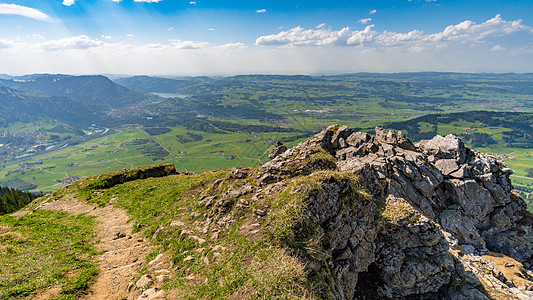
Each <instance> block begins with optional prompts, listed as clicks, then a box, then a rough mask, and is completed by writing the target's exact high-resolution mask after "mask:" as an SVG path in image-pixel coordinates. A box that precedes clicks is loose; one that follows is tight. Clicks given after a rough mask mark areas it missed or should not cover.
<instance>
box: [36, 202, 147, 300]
mask: <svg viewBox="0 0 533 300" xmlns="http://www.w3.org/2000/svg"><path fill="white" fill-rule="evenodd" d="M40 209H47V210H62V211H65V212H69V213H72V214H82V213H87V215H89V216H95V217H96V221H97V227H96V234H97V237H96V241H95V242H97V243H96V249H97V250H98V251H105V252H104V253H103V254H102V255H100V256H98V257H97V260H98V266H99V267H100V273H99V274H98V276H97V278H96V281H95V283H94V284H93V285H92V286H91V287H90V289H89V294H88V295H87V296H85V297H83V298H82V299H131V298H132V297H133V296H136V295H134V294H137V293H135V291H134V290H132V291H131V292H130V291H128V284H129V283H130V282H132V281H133V279H135V278H136V276H137V275H138V274H139V270H140V269H141V268H142V267H143V264H144V262H145V258H146V255H147V254H148V253H149V252H150V251H151V247H150V246H149V245H148V243H147V241H146V240H145V239H144V238H143V237H142V235H141V233H135V234H131V228H132V224H131V223H128V221H129V219H130V218H129V216H128V215H127V214H126V213H125V212H124V211H122V210H120V209H118V208H115V207H113V206H106V207H98V206H97V205H94V204H88V203H85V202H81V201H79V200H76V199H71V200H68V201H61V200H60V201H52V202H47V203H44V204H42V205H41V207H40ZM138 294H140V292H138Z"/></svg>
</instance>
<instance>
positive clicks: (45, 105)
mask: <svg viewBox="0 0 533 300" xmlns="http://www.w3.org/2000/svg"><path fill="white" fill-rule="evenodd" d="M0 107H1V109H0V122H1V121H3V122H7V123H13V122H17V121H21V122H31V121H33V120H35V119H36V118H40V117H45V118H46V117H48V118H52V119H56V120H58V121H61V122H65V123H80V122H84V121H85V122H89V121H91V120H92V119H94V118H96V114H95V111H94V109H91V108H89V106H87V105H86V104H84V103H82V102H80V101H78V100H75V99H72V98H68V97H58V96H47V95H35V94H29V93H25V92H21V91H18V90H15V89H12V88H9V87H5V86H0ZM0 124H1V123H0Z"/></svg>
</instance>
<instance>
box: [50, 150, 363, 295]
mask: <svg viewBox="0 0 533 300" xmlns="http://www.w3.org/2000/svg"><path fill="white" fill-rule="evenodd" d="M310 159H311V158H310ZM231 171H232V170H219V171H213V172H206V173H203V174H200V175H185V174H177V175H171V176H167V177H161V178H147V179H140V180H135V181H130V182H126V183H123V184H119V185H115V186H113V187H110V188H104V189H102V188H101V187H100V186H99V187H100V188H97V187H96V186H94V185H90V184H88V183H87V184H85V183H83V182H82V183H80V184H78V185H72V186H71V187H70V188H69V189H68V191H64V192H63V193H71V192H74V193H76V189H78V188H77V186H80V187H81V186H85V187H86V188H84V189H88V190H86V191H88V192H89V193H90V194H91V195H90V201H92V202H95V203H99V204H100V205H111V204H110V203H111V202H112V205H114V206H117V207H120V208H122V209H124V210H125V211H126V212H128V214H130V215H131V216H132V217H133V220H132V226H133V231H138V230H140V228H141V227H143V229H142V230H144V232H143V233H144V235H145V236H146V237H149V238H151V243H153V244H154V245H156V246H157V247H158V248H157V249H156V250H154V251H153V252H152V255H151V256H150V257H149V258H148V260H149V259H150V258H153V257H154V256H155V255H157V254H159V253H162V252H166V253H170V254H171V258H172V261H173V264H174V270H176V273H175V274H174V276H173V277H172V279H171V280H169V281H168V282H166V285H165V287H164V288H165V289H167V290H169V291H172V292H174V293H175V295H176V297H177V298H179V299H228V298H231V297H236V298H245V299H266V298H276V299H319V298H328V299H329V298H331V297H333V294H332V293H329V292H327V291H330V292H331V291H332V289H333V287H332V286H331V285H330V284H331V283H328V282H327V281H324V280H325V278H327V276H329V275H330V274H329V273H328V272H327V270H326V269H327V268H326V269H324V270H322V271H321V272H320V273H316V272H314V273H313V274H310V273H308V271H306V268H305V266H304V265H303V264H302V262H301V261H300V259H299V258H298V256H297V255H296V253H306V251H311V252H312V251H313V249H314V248H312V247H313V244H312V243H313V241H314V240H318V238H317V237H316V236H313V232H312V230H311V231H310V232H309V235H307V234H303V233H299V235H298V237H296V235H295V234H294V231H295V230H296V227H297V226H298V225H301V224H302V223H305V222H307V221H306V220H304V219H306V218H307V217H306V216H307V215H306V214H305V213H304V212H305V210H306V209H307V208H306V206H307V205H308V203H307V201H306V199H307V198H308V196H309V195H310V194H312V193H319V192H320V190H321V189H322V188H323V186H322V185H323V184H324V183H326V182H330V181H331V180H339V181H344V182H346V183H347V184H348V185H349V186H351V187H352V188H350V190H352V192H350V193H348V194H346V195H345V196H346V198H343V200H342V201H343V203H344V204H343V205H345V207H346V208H348V207H350V205H352V204H351V203H352V202H353V201H358V200H357V199H367V198H368V195H367V194H365V193H363V192H361V188H360V187H359V185H358V180H357V178H356V177H355V176H353V175H346V174H341V173H338V172H336V171H318V172H315V173H313V174H312V175H310V176H308V177H307V176H301V177H295V178H293V179H289V181H288V182H290V183H288V185H287V186H286V188H285V189H284V192H280V193H279V194H277V193H274V194H272V195H270V196H269V197H267V198H265V199H263V200H261V201H258V202H255V203H253V204H252V205H251V206H249V207H242V206H238V205H236V203H234V205H233V206H232V207H231V208H229V210H228V211H225V212H224V213H221V212H220V210H219V209H220V206H218V204H216V203H217V199H221V197H225V196H223V195H225V194H226V193H227V192H228V191H231V190H232V189H241V188H243V187H246V186H249V187H252V188H254V187H256V186H257V183H256V176H257V174H256V170H253V169H243V170H242V171H243V172H245V173H248V175H249V176H247V177H246V178H243V179H235V178H233V177H232V176H230V175H229V174H230V173H231ZM86 181H87V180H86ZM215 181H217V182H219V183H218V185H217V187H216V188H214V187H213V182H215ZM80 191H81V190H78V192H80ZM60 196H61V192H56V193H55V194H54V195H53V197H60ZM208 196H214V197H215V201H214V203H213V204H212V205H211V206H206V205H205V201H206V200H205V199H206V198H205V197H208ZM250 197H251V194H247V195H243V196H241V197H238V198H236V199H235V200H236V201H239V203H241V202H242V201H245V202H246V201H250V202H252V201H251V199H250ZM111 200H113V201H111ZM265 207H267V208H268V207H270V208H271V209H272V211H271V212H270V214H269V216H268V219H267V220H266V221H265V224H264V226H262V228H263V229H261V230H260V231H259V232H256V233H252V232H250V231H244V232H243V229H242V228H244V227H243V226H245V225H246V226H248V225H250V223H252V222H257V221H254V220H255V219H254V218H255V217H254V214H253V211H254V209H264V208H265ZM224 216H230V217H231V219H232V220H233V222H232V223H228V225H227V226H225V228H226V229H221V232H220V235H219V237H218V238H217V239H212V238H211V231H207V233H206V232H202V231H201V230H200V229H198V228H201V227H202V226H203V225H202V224H205V222H207V220H208V219H210V220H211V222H218V221H219V220H220V219H221V218H222V217H224ZM302 218H303V219H302ZM174 220H179V221H180V222H183V223H184V224H185V225H183V226H181V225H180V226H174V227H169V226H168V225H169V224H170V223H171V222H172V221H174ZM141 224H142V226H140V225H141ZM310 228H311V227H310ZM184 230H192V233H188V234H182V233H183V232H184ZM156 231H157V232H158V233H157V235H156V236H154V233H155V232H156ZM192 235H195V236H199V237H200V238H203V239H204V240H206V242H205V243H202V244H199V242H198V241H197V240H195V239H193V238H191V236H192ZM308 255H316V253H314V252H313V253H309V254H308ZM189 256H192V257H193V258H194V259H192V260H189V261H184V259H185V258H186V257H189ZM206 261H208V263H206ZM142 272H149V270H147V269H144V270H143V271H142ZM319 290H320V291H322V292H325V293H326V294H320V292H318V291H319Z"/></svg>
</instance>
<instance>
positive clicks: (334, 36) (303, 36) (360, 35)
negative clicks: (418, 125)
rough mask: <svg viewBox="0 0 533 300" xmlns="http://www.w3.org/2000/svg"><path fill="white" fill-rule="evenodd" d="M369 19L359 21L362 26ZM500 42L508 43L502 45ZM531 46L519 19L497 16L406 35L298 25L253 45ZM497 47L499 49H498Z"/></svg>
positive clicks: (530, 31)
mask: <svg viewBox="0 0 533 300" xmlns="http://www.w3.org/2000/svg"><path fill="white" fill-rule="evenodd" d="M369 21H370V18H368V19H363V20H361V21H360V22H361V23H363V24H366V23H368V22H369ZM503 43H507V44H510V45H509V46H507V45H506V46H503ZM532 43H533V28H532V27H530V26H526V25H523V24H522V20H517V21H505V20H503V19H502V18H501V16H500V15H497V16H496V17H494V18H492V19H490V20H487V21H486V22H483V23H480V24H476V23H475V22H472V21H469V20H467V21H463V22H461V23H459V24H456V25H450V26H447V27H446V28H445V29H444V30H443V31H442V32H437V33H433V34H425V33H424V32H423V31H421V30H413V31H410V32H407V33H395V32H388V31H383V32H377V31H374V30H373V25H370V26H367V27H366V28H365V29H364V30H351V29H350V28H349V27H345V28H343V29H341V30H338V31H335V30H331V29H326V28H322V27H321V28H317V29H304V28H302V27H300V26H298V27H295V28H292V29H290V30H287V31H281V32H279V33H277V34H271V35H266V36H260V37H259V38H257V40H256V45H260V46H262V45H277V46H328V45H336V46H358V47H365V48H368V49H379V48H390V47H400V48H401V47H404V48H405V49H407V50H409V51H412V50H413V49H416V51H421V50H422V49H424V50H431V49H438V48H443V47H452V46H456V47H467V46H468V47H485V48H486V49H491V48H492V47H494V46H495V45H498V46H499V47H496V49H504V48H506V49H509V48H510V47H514V48H518V47H526V46H527V45H531V44H532ZM500 47H501V48H500Z"/></svg>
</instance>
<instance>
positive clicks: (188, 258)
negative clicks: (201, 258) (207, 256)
mask: <svg viewBox="0 0 533 300" xmlns="http://www.w3.org/2000/svg"><path fill="white" fill-rule="evenodd" d="M191 260H194V257H193V256H191V255H189V256H187V257H185V258H184V259H183V261H184V262H187V261H191Z"/></svg>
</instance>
